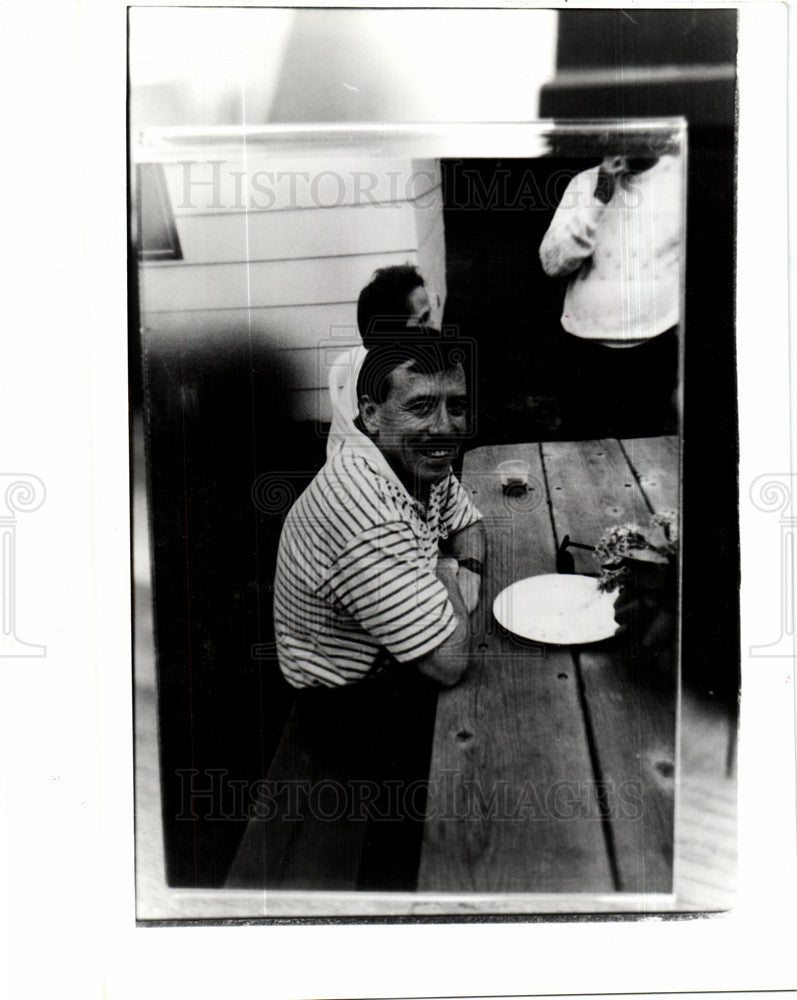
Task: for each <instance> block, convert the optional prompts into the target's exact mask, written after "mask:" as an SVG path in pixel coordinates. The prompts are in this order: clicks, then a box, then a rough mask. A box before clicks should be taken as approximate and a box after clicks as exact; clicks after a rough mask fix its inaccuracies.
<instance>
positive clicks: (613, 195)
mask: <svg viewBox="0 0 797 1000" xmlns="http://www.w3.org/2000/svg"><path fill="white" fill-rule="evenodd" d="M682 213H683V199H682V179H681V169H680V164H679V162H678V160H677V159H676V158H675V157H674V156H672V155H670V154H667V155H663V156H661V157H655V156H649V157H626V156H606V157H604V159H603V161H602V162H601V164H600V166H597V167H592V168H591V169H589V170H585V171H583V172H582V173H579V174H577V175H576V176H575V177H574V178H573V179H572V180H571V181H570V183H569V184H568V186H567V188H566V190H565V193H564V195H563V197H562V200H561V203H560V204H559V207H558V208H557V210H556V212H555V214H554V217H553V220H552V222H551V225H550V227H549V228H548V231H547V232H546V234H545V236H544V237H543V240H542V243H541V244H540V248H539V254H540V262H541V264H542V267H543V270H544V271H545V273H546V274H547V275H548V276H549V277H563V276H566V277H568V279H569V280H568V283H567V289H566V291H565V296H564V308H563V310H562V318H561V324H562V328H563V330H564V331H565V334H566V337H565V338H564V340H563V342H562V354H561V358H560V361H559V365H558V368H559V374H560V377H561V382H562V395H563V397H564V401H565V404H566V406H565V413H564V420H565V422H566V425H567V426H568V427H569V428H572V429H573V431H576V430H578V431H581V433H579V434H575V433H574V434H573V436H584V433H585V432H586V433H589V435H590V436H616V437H621V436H633V435H635V434H640V435H645V434H665V433H672V432H673V431H675V430H676V417H675V409H674V394H675V390H676V382H677V367H678V335H677V334H678V323H679V317H680V300H681V240H682V232H683V223H682Z"/></svg>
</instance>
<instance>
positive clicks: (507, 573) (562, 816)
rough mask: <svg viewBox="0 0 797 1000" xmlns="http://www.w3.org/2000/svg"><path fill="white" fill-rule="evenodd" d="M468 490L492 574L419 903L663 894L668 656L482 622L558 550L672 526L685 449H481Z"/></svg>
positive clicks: (438, 790) (668, 887) (451, 725)
mask: <svg viewBox="0 0 797 1000" xmlns="http://www.w3.org/2000/svg"><path fill="white" fill-rule="evenodd" d="M510 458H514V459H523V460H524V461H526V462H528V463H529V465H530V467H531V479H530V489H529V491H528V493H527V494H526V495H525V496H520V497H511V496H509V497H507V496H504V494H503V492H502V489H501V486H500V481H499V478H498V476H497V474H496V472H495V469H496V467H497V465H498V464H499V463H500V462H502V461H504V460H506V459H510ZM462 482H463V485H465V486H466V487H467V488H468V489H470V491H471V492H472V494H473V499H474V501H475V503H476V504H477V505H478V507H479V509H480V510H481V511H482V514H483V515H484V523H485V526H486V530H487V538H488V546H489V557H488V560H487V569H486V573H485V579H484V583H483V593H482V598H481V602H480V606H479V609H478V611H477V616H478V617H477V619H476V628H475V631H474V635H473V641H472V647H471V664H470V667H469V669H468V672H467V674H466V676H465V678H464V679H463V680H462V681H461V682H460V683H459V684H458V685H457V686H456V687H454V688H451V689H450V690H447V691H443V692H441V694H440V696H439V698H438V707H437V719H436V726H435V735H434V744H433V754H432V763H431V771H430V789H431V792H430V796H429V802H428V809H427V820H426V825H425V831H424V842H423V850H422V857H421V865H420V873H419V880H418V890H419V891H428V892H441V891H443V892H461V893H508V892H526V893H528V892H579V893H591V892H592V893H603V892H613V891H614V892H617V891H622V892H632V893H670V892H671V891H672V861H673V788H674V747H675V705H676V670H675V662H676V661H675V656H674V655H672V652H671V654H670V655H669V656H665V657H664V658H663V659H664V662H663V664H662V662H661V658H659V659H658V661H657V659H656V658H655V657H649V656H643V655H641V651H640V650H639V649H636V648H634V647H629V646H628V645H627V644H623V643H622V642H620V641H619V640H617V639H610V640H608V641H606V642H603V643H600V644H595V645H593V646H591V647H589V646H583V647H572V648H566V647H562V646H553V645H544V644H540V643H536V644H535V643H530V642H524V641H519V640H518V639H516V638H514V637H513V636H511V635H509V634H507V633H506V632H505V631H504V630H503V629H501V628H500V626H498V624H497V623H496V621H495V619H494V618H493V614H492V605H493V600H494V598H495V596H496V595H497V594H498V593H499V592H500V591H501V590H502V589H503V588H504V587H506V586H508V585H509V584H510V583H512V582H514V581H516V580H520V579H523V578H525V577H528V576H534V575H537V574H542V573H553V572H555V556H556V550H557V546H558V544H559V543H560V542H561V540H562V539H563V537H564V536H565V535H569V536H570V538H571V539H572V540H574V541H579V542H582V543H585V544H594V543H595V542H596V541H597V540H598V539H599V537H600V536H601V534H602V533H603V531H604V530H605V529H606V528H607V527H609V526H610V525H613V524H622V523H626V522H636V523H638V524H640V525H646V524H647V523H648V522H649V520H650V517H651V516H652V514H653V513H654V512H656V511H661V510H665V509H672V508H674V509H677V508H678V501H679V496H678V491H679V487H678V484H679V474H678V442H677V439H675V438H670V437H666V438H642V439H637V440H629V441H616V440H603V441H579V442H545V443H541V444H513V445H502V446H497V447H486V448H478V449H475V450H473V451H471V452H469V453H468V454H467V455H466V456H465V460H464V463H463V472H462ZM570 551H571V552H572V554H573V556H574V560H575V563H576V566H575V569H576V572H580V573H588V574H595V573H596V571H597V569H598V567H597V565H596V563H595V561H594V559H593V557H592V554H591V553H588V552H586V551H584V550H579V549H575V550H570ZM673 644H674V637H673Z"/></svg>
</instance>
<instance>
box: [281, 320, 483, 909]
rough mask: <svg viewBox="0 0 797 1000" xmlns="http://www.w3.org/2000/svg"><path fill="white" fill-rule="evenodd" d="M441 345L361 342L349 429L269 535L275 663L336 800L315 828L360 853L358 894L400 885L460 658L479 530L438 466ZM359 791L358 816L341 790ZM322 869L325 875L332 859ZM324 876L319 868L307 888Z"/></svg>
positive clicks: (461, 408)
mask: <svg viewBox="0 0 797 1000" xmlns="http://www.w3.org/2000/svg"><path fill="white" fill-rule="evenodd" d="M456 356H457V355H454V354H453V353H452V351H451V350H450V348H446V347H444V346H441V345H440V344H439V342H435V332H434V331H428V330H427V331H424V330H406V331H396V332H395V335H394V337H392V338H387V339H386V341H385V342H384V343H383V344H382V345H379V346H376V347H374V348H372V349H371V350H370V351H369V352H368V355H367V356H366V359H365V362H364V364H363V368H362V370H361V372H360V375H359V379H358V395H359V411H360V412H359V418H358V421H357V430H356V436H355V437H353V438H351V437H350V438H349V439H348V440H347V442H346V445H345V447H344V448H343V449H342V450H341V451H340V452H339V453H338V454H336V455H335V456H334V458H332V459H330V460H328V461H327V463H326V465H325V466H324V468H323V469H322V470H321V471H320V472H319V473H318V475H317V476H316V478H315V479H314V480H313V482H312V483H311V484H310V486H309V487H308V488H307V490H306V491H305V492H304V493H303V494H302V496H301V497H300V498H299V499H298V501H297V502H296V504H295V505H294V506H293V508H292V509H291V511H290V513H289V514H288V517H287V519H286V522H285V525H284V528H283V532H282V537H281V540H280V548H279V556H278V561H277V574H276V580H275V594H274V618H275V631H276V636H277V649H278V656H279V662H280V667H281V669H282V672H283V674H284V676H285V678H286V679H287V680H288V682H289V683H290V684H291V685H293V686H294V687H295V688H298V689H299V690H298V692H297V700H296V711H297V718H298V729H297V732H298V736H297V738H298V739H299V741H300V743H301V745H302V753H303V754H305V755H308V756H306V757H305V759H307V760H313V761H315V762H316V765H315V766H316V767H317V768H319V765H318V762H319V761H322V762H323V763H322V764H321V765H320V773H322V774H323V775H324V776H325V779H326V780H327V781H329V780H330V779H332V780H334V782H335V787H336V789H338V790H339V791H340V796H341V798H342V804H341V803H339V805H341V808H340V809H339V814H340V815H339V821H338V824H337V825H336V827H335V829H334V830H333V828H332V827H331V826H330V825H328V824H327V825H325V826H324V827H323V830H322V831H321V833H320V836H322V838H323V840H324V841H325V842H327V846H328V847H329V851H330V852H331V854H332V855H334V850H335V848H334V845H335V844H337V845H338V848H337V850H339V851H340V850H343V851H344V853H345V856H346V858H347V861H346V865H347V866H350V865H351V864H352V863H353V862H352V856H353V854H355V853H357V852H359V851H360V850H361V851H362V856H361V857H362V860H361V861H358V862H357V865H358V871H359V876H358V879H357V887H358V888H360V889H367V890H411V889H413V888H414V886H415V879H416V875H417V867H418V859H419V856H420V844H421V834H422V830H423V814H424V801H425V790H424V782H425V780H426V779H427V777H428V773H429V759H430V752H431V736H432V731H433V726H434V714H435V705H436V699H437V691H438V690H439V688H440V686H443V687H448V686H451V685H453V684H456V683H457V682H458V681H459V680H460V679H461V677H462V676H463V674H464V672H465V670H466V667H467V662H468V634H469V624H468V617H469V613H470V612H471V611H472V610H473V609H474V608H475V606H476V603H477V601H478V598H479V587H480V583H481V570H482V561H483V559H484V532H483V526H482V524H481V515H480V514H479V512H478V511H477V510H476V508H475V507H474V506H473V504H472V503H471V500H470V497H469V495H468V494H467V493H466V492H465V490H464V489H463V488H462V486H460V484H459V482H458V481H457V479H456V478H455V476H454V475H453V473H452V472H451V462H452V460H453V458H454V456H455V455H456V454H457V451H458V449H459V447H460V443H461V441H462V437H463V435H464V433H465V431H466V427H467V416H468V414H467V409H468V407H467V397H466V380H465V373H464V371H463V368H462V365H461V364H460V363H458V362H457V361H455V360H454V359H455V358H456ZM441 543H444V544H445V545H446V546H447V547H448V550H449V552H450V553H451V555H450V556H448V557H446V558H445V559H440V558H439V545H440V544H441ZM317 773H318V771H317ZM364 788H365V789H367V790H368V795H369V799H368V803H367V809H366V810H365V812H366V813H367V815H364V813H363V807H362V800H361V798H360V797H359V794H358V795H357V796H355V794H354V792H353V790H354V789H364ZM355 799H356V801H355ZM363 820H367V823H366V824H364V823H363V822H362V821H363ZM311 839H313V838H311ZM341 844H346V845H348V846H346V847H345V848H342V847H340V845H341ZM316 850H317V851H320V852H321V853H322V854H323V853H324V850H325V848H324V847H323V846H321V845H318V844H316ZM334 856H335V857H338V856H339V855H334ZM358 856H359V855H358ZM327 867H329V868H332V869H335V870H336V871H338V873H339V872H340V864H339V862H338V861H334V860H330V861H329V862H328V863H325V865H324V868H325V869H326V868H327ZM305 877H306V878H308V879H309V877H310V876H309V875H307V876H305ZM339 877H340V876H339V874H338V875H337V876H336V875H335V873H334V872H329V871H327V870H325V871H324V872H323V877H322V878H321V879H320V882H319V883H316V884H315V887H316V888H322V887H325V886H328V887H336V886H339V885H340V883H339V882H338V881H336V878H339ZM304 884H305V883H304V882H303V883H302V885H304Z"/></svg>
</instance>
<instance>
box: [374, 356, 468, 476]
mask: <svg viewBox="0 0 797 1000" xmlns="http://www.w3.org/2000/svg"><path fill="white" fill-rule="evenodd" d="M411 364H412V362H411V361H405V362H404V363H403V364H401V365H399V366H398V367H397V368H396V369H395V370H394V371H393V373H392V375H391V388H390V392H389V393H388V396H387V399H386V400H385V401H384V403H381V404H380V403H373V402H371V401H370V400H367V399H366V400H364V403H363V407H362V418H363V422H364V424H365V426H366V429H367V430H368V433H369V434H370V435H371V437H372V438H373V439H374V441H375V443H376V445H377V447H378V448H379V450H380V451H381V452H382V454H383V455H384V456H385V458H386V459H387V460H388V462H389V463H390V465H391V467H392V468H393V469H394V470H395V472H396V473H397V474H398V476H399V478H400V479H401V481H402V482H403V483H404V485H405V486H406V487H407V488H408V489H409V490H410V492H416V493H417V491H418V490H419V489H420V490H422V489H423V488H424V487H426V486H429V485H431V484H433V483H436V482H439V481H440V480H441V479H443V478H444V477H445V476H446V475H447V473H448V470H449V468H450V466H451V462H452V461H453V459H454V457H455V456H456V454H457V452H458V451H459V446H460V444H461V441H462V437H463V435H464V433H465V430H466V427H467V396H466V386H465V373H464V371H463V370H462V367H461V366H457V367H456V368H451V369H449V371H447V372H440V373H438V374H434V375H424V374H421V373H419V372H415V371H412V370H411V368H410V366H411Z"/></svg>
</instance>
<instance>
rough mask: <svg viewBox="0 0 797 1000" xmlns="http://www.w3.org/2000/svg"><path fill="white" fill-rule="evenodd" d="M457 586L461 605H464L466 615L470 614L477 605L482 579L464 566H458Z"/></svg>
mask: <svg viewBox="0 0 797 1000" xmlns="http://www.w3.org/2000/svg"><path fill="white" fill-rule="evenodd" d="M457 586H458V587H459V592H460V594H462V603H463V604H464V605H465V610H466V611H467V612H468V614H472V613H473V612H474V611H475V610H476V605H477V604H478V603H479V594H480V593H481V587H482V578H481V577H480V576H479V574H478V573H473V572H472V571H471V570H469V569H466V568H465V567H464V566H460V567H459V568H458V569H457Z"/></svg>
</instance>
